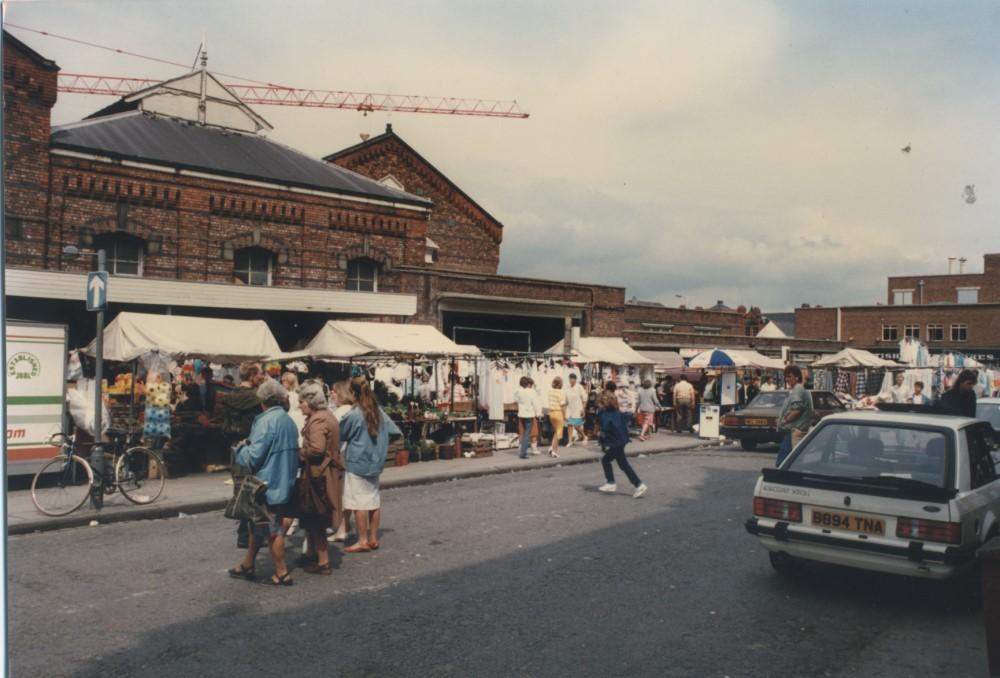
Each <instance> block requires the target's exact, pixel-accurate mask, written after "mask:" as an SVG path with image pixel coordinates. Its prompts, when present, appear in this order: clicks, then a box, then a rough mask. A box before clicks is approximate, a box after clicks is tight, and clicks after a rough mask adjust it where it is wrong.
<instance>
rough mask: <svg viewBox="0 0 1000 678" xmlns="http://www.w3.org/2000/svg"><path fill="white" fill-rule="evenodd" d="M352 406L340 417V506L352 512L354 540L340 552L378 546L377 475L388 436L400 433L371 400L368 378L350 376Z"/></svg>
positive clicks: (370, 548) (380, 510) (380, 514)
mask: <svg viewBox="0 0 1000 678" xmlns="http://www.w3.org/2000/svg"><path fill="white" fill-rule="evenodd" d="M351 394H352V395H353V396H354V406H353V407H352V408H351V410H350V411H349V412H348V413H347V414H345V415H344V417H343V419H341V421H340V440H341V442H342V443H344V466H345V467H346V469H347V470H346V472H345V474H344V509H345V510H351V511H353V512H354V522H355V525H356V527H357V530H358V541H357V543H355V544H354V545H353V546H349V547H347V548H346V549H344V553H364V552H366V551H374V550H376V549H378V547H379V543H378V530H379V526H380V524H381V522H382V498H381V493H380V492H379V476H380V475H381V474H382V469H383V468H385V458H386V455H387V454H388V452H389V438H395V437H399V436H401V435H403V434H402V433H401V432H400V430H399V428H397V426H396V424H395V423H393V421H392V419H390V418H389V417H388V415H386V413H385V412H383V411H382V408H380V407H379V406H378V402H377V401H376V400H375V394H374V393H372V389H371V387H370V386H369V385H368V380H367V379H365V378H364V377H355V378H354V379H352V380H351Z"/></svg>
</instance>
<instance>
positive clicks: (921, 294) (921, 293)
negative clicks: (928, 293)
mask: <svg viewBox="0 0 1000 678" xmlns="http://www.w3.org/2000/svg"><path fill="white" fill-rule="evenodd" d="M917 287H919V288H920V305H921V306H923V305H924V281H923V280H921V281H920V282H918V283H917Z"/></svg>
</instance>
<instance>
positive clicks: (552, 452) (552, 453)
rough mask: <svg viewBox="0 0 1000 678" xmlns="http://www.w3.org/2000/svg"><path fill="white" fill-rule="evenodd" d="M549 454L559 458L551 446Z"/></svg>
mask: <svg viewBox="0 0 1000 678" xmlns="http://www.w3.org/2000/svg"><path fill="white" fill-rule="evenodd" d="M549 456H550V457H552V458H553V459H558V458H559V455H558V454H556V451H555V450H553V449H552V448H551V447H550V448H549Z"/></svg>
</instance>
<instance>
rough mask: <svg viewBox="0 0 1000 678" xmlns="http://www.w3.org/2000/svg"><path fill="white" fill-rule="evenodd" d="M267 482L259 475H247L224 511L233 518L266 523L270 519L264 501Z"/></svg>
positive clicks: (228, 516)
mask: <svg viewBox="0 0 1000 678" xmlns="http://www.w3.org/2000/svg"><path fill="white" fill-rule="evenodd" d="M266 490H267V483H266V482H264V481H263V480H261V479H260V478H258V477H257V476H253V475H247V476H245V477H244V478H243V479H242V481H240V486H239V488H238V489H237V490H236V493H235V494H234V495H233V498H232V499H230V500H229V502H228V503H227V504H226V509H225V511H224V512H223V515H225V516H226V517H227V518H229V519H231V520H248V521H250V522H251V523H266V522H268V521H269V520H270V517H269V516H268V514H267V508H266V505H265V503H264V492H265V491H266Z"/></svg>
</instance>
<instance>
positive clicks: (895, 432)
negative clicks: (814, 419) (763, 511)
mask: <svg viewBox="0 0 1000 678" xmlns="http://www.w3.org/2000/svg"><path fill="white" fill-rule="evenodd" d="M949 457H950V451H949V445H948V439H947V437H946V432H945V431H941V430H930V429H922V428H904V427H896V426H880V425H874V424H858V423H848V422H843V423H840V422H826V423H825V424H823V425H822V427H821V429H820V430H819V431H818V432H817V433H816V435H815V436H813V437H812V438H811V439H810V440H809V441H808V443H806V445H805V446H804V447H803V448H802V449H800V450H797V451H796V453H795V456H794V457H793V458H792V459H791V460H790V462H789V464H788V465H787V466H784V467H783V468H784V469H785V470H788V471H795V472H797V473H807V474H810V475H819V476H830V477H837V478H857V479H861V478H864V479H866V480H869V481H875V482H880V481H881V482H903V481H907V480H908V481H918V482H921V483H927V484H929V485H933V486H934V487H940V488H946V487H950V485H951V474H949V473H948V469H949V467H950V463H949V461H948V460H949Z"/></svg>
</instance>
